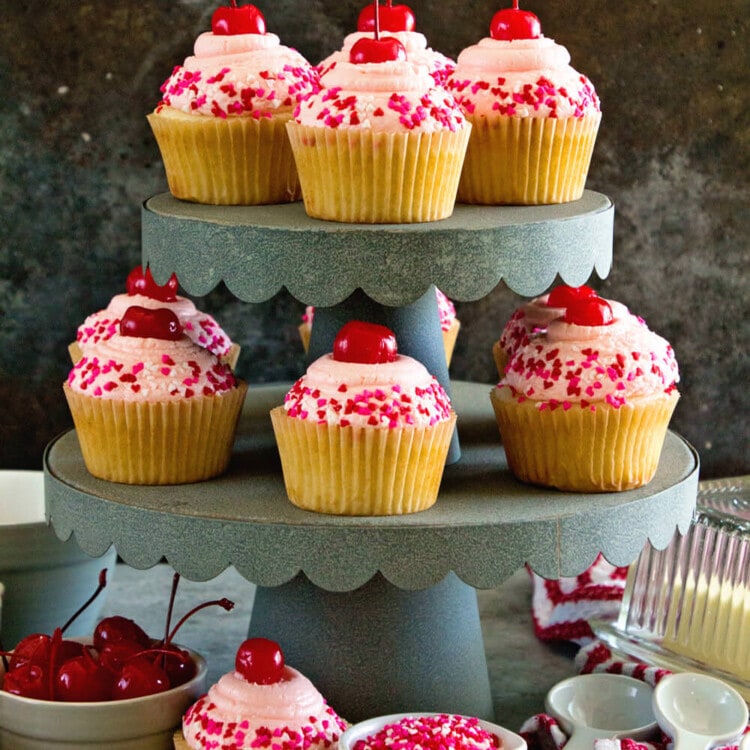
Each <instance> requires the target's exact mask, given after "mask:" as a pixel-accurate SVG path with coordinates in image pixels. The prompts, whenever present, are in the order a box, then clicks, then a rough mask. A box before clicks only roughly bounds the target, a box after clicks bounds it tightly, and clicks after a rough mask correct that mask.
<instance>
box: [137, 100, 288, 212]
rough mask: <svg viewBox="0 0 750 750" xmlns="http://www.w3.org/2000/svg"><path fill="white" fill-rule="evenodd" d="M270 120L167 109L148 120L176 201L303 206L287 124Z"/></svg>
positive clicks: (282, 118) (277, 117)
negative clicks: (300, 200)
mask: <svg viewBox="0 0 750 750" xmlns="http://www.w3.org/2000/svg"><path fill="white" fill-rule="evenodd" d="M290 117H291V114H277V115H273V116H272V117H261V118H259V119H257V120H256V119H255V118H253V117H227V118H226V119H222V118H219V117H209V116H206V115H190V114H186V113H184V112H180V111H179V110H176V109H173V108H171V107H164V108H162V109H160V110H159V111H158V112H153V113H151V114H150V115H148V121H149V123H150V125H151V129H152V130H153V132H154V136H155V137H156V142H157V143H158V145H159V150H160V151H161V157H162V161H163V162H164V169H165V171H166V175H167V182H168V184H169V191H170V192H171V193H172V195H174V196H175V198H180V199H181V200H186V201H192V202H195V203H207V204H212V205H244V206H254V205H261V204H266V203H289V202H291V201H296V200H299V198H300V192H299V180H298V179H297V169H296V167H295V164H294V156H293V154H292V151H291V148H290V147H289V139H288V137H287V134H286V123H287V121H288V120H289V119H290Z"/></svg>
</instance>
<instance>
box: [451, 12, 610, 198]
mask: <svg viewBox="0 0 750 750" xmlns="http://www.w3.org/2000/svg"><path fill="white" fill-rule="evenodd" d="M446 85H447V87H448V89H449V90H450V91H451V92H452V93H453V94H454V95H455V97H456V99H457V100H458V101H459V103H460V104H461V105H462V107H463V108H464V111H465V113H466V116H467V118H468V120H469V121H470V122H471V124H472V126H473V127H472V133H471V140H470V142H469V147H468V149H467V152H466V160H465V163H464V168H463V173H462V175H461V183H460V185H459V189H458V200H459V202H462V203H477V204H485V205H502V204H520V205H528V204H550V203H565V202H568V201H574V200H577V199H578V198H580V197H581V195H582V194H583V189H584V186H585V183H586V177H587V176H588V171H589V166H590V163H591V156H592V153H593V150H594V143H595V141H596V135H597V132H598V130H599V123H600V121H601V108H600V102H599V97H598V96H597V94H596V91H595V89H594V86H593V84H592V83H591V81H590V80H589V79H588V78H587V77H586V76H585V75H583V74H582V73H579V72H578V71H576V70H575V69H574V68H573V67H571V65H570V54H569V52H568V50H567V49H566V48H565V47H563V46H562V45H560V44H557V43H556V42H555V41H554V40H553V39H549V38H547V37H545V36H544V35H543V34H542V31H541V25H540V22H539V19H538V18H537V17H536V16H535V15H534V14H533V13H531V12H529V11H526V10H521V9H520V8H519V7H518V0H514V2H513V7H512V8H503V9H501V10H499V11H497V13H495V15H494V16H493V18H492V21H491V23H490V35H489V36H488V37H485V38H484V39H482V40H480V41H479V42H478V43H477V44H475V45H472V46H470V47H467V48H466V49H464V50H463V51H462V52H461V53H460V54H459V56H458V59H457V61H456V68H455V70H454V71H453V73H451V75H450V76H449V77H448V81H447V84H446Z"/></svg>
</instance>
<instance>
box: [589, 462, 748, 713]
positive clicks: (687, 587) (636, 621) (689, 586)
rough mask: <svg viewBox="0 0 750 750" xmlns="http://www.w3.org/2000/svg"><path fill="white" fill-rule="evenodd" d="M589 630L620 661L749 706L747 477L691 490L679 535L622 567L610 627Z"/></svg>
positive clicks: (596, 625) (647, 548) (602, 624)
mask: <svg viewBox="0 0 750 750" xmlns="http://www.w3.org/2000/svg"><path fill="white" fill-rule="evenodd" d="M592 629H593V630H594V633H595V634H596V636H597V637H598V638H599V639H601V640H602V641H604V642H605V643H606V644H607V645H608V646H609V647H610V648H611V649H612V650H613V652H614V653H615V655H620V656H622V657H623V658H630V659H636V660H638V661H641V662H644V663H646V664H650V665H654V666H661V667H664V668H666V669H669V670H671V671H679V672H682V671H698V672H706V673H710V674H712V675H715V676H718V677H721V678H722V679H723V680H724V681H725V682H728V683H729V684H731V685H732V686H733V687H735V688H737V690H739V692H740V693H741V694H742V695H743V696H744V697H745V699H746V700H749V699H750V477H747V476H746V477H738V478H735V479H722V480H715V481H706V482H700V483H699V489H698V499H697V504H696V510H695V515H694V518H693V521H692V523H691V525H690V528H689V529H688V531H687V533H686V534H685V535H684V536H683V535H681V534H679V533H676V534H675V536H674V537H673V538H672V541H671V542H670V543H669V545H668V546H667V547H666V548H665V549H663V550H656V549H654V548H653V547H652V546H651V545H650V544H647V545H646V546H645V547H644V549H643V551H642V552H641V554H640V556H639V557H638V559H637V560H636V561H635V562H634V563H633V564H632V565H631V566H630V570H629V572H628V579H627V583H626V586H625V591H624V594H623V600H622V604H621V607H620V612H619V615H618V617H617V619H616V620H615V621H614V622H594V623H592Z"/></svg>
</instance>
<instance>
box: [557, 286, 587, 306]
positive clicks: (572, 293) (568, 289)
mask: <svg viewBox="0 0 750 750" xmlns="http://www.w3.org/2000/svg"><path fill="white" fill-rule="evenodd" d="M596 296H597V294H596V291H595V290H594V289H592V288H591V287H590V286H586V285H582V286H566V285H565V284H561V285H560V286H556V287H555V288H554V289H553V290H552V291H551V292H550V293H549V296H548V297H547V302H546V305H547V307H567V306H568V305H569V304H570V303H571V302H575V301H576V300H579V299H588V298H591V297H596Z"/></svg>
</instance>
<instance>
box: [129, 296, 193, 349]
mask: <svg viewBox="0 0 750 750" xmlns="http://www.w3.org/2000/svg"><path fill="white" fill-rule="evenodd" d="M120 333H121V334H122V335H123V336H135V337H136V338H142V339H163V340H164V341H179V340H180V339H181V338H182V325H181V324H180V319H179V318H178V317H177V316H176V315H175V314H174V313H173V312H172V311H171V310H170V309H168V308H166V307H157V308H156V309H155V310H150V309H148V308H146V307H140V306H139V305H132V306H131V307H129V308H128V309H127V310H126V311H125V314H124V315H123V316H122V319H121V320H120Z"/></svg>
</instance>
